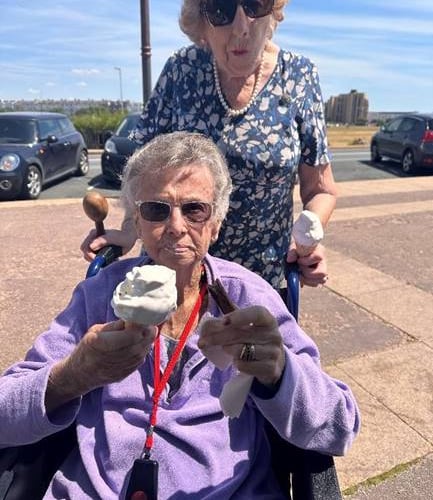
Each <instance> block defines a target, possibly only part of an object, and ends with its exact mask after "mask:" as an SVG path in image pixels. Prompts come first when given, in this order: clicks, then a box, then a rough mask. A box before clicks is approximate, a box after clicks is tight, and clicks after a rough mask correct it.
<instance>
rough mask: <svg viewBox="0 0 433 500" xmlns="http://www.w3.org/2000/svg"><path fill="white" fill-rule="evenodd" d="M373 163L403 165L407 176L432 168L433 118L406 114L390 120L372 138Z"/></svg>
mask: <svg viewBox="0 0 433 500" xmlns="http://www.w3.org/2000/svg"><path fill="white" fill-rule="evenodd" d="M370 151H371V160H372V161H374V162H379V161H381V160H382V157H384V156H385V157H387V158H390V159H392V160H398V161H400V162H401V168H402V170H403V172H405V173H413V172H415V171H416V170H418V169H421V168H433V115H426V114H407V115H401V116H398V117H396V118H393V119H392V120H389V121H388V122H387V123H386V124H385V125H384V126H383V127H381V129H380V130H379V131H378V132H376V133H375V134H374V135H373V137H372V138H371V144H370Z"/></svg>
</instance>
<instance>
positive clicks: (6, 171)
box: [0, 112, 89, 200]
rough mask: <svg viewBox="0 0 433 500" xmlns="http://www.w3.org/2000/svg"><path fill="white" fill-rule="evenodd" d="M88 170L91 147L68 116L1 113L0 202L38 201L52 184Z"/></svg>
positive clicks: (83, 173)
mask: <svg viewBox="0 0 433 500" xmlns="http://www.w3.org/2000/svg"><path fill="white" fill-rule="evenodd" d="M88 171H89V160H88V153H87V146H86V144H85V142H84V139H83V137H82V135H81V134H80V133H79V132H78V131H77V130H76V129H75V127H74V125H73V124H72V122H71V121H70V120H69V118H68V117H67V116H66V115H63V114H60V113H38V112H28V113H27V112H13V113H6V112H4V113H0V199H2V200H14V199H17V198H24V199H31V200H35V199H36V198H38V197H39V195H40V193H41V191H42V186H43V185H44V184H46V183H47V182H48V181H52V180H54V179H57V178H60V177H63V176H65V175H66V174H71V173H75V174H77V175H86V174H87V172H88Z"/></svg>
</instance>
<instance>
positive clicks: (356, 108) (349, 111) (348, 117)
mask: <svg viewBox="0 0 433 500" xmlns="http://www.w3.org/2000/svg"><path fill="white" fill-rule="evenodd" d="M325 117H326V121H327V122H328V123H341V124H344V125H365V124H367V121H368V98H367V95H366V94H364V93H363V92H358V91H357V90H351V91H350V92H349V93H348V94H340V95H338V96H332V97H330V98H329V99H328V101H327V102H326V104H325Z"/></svg>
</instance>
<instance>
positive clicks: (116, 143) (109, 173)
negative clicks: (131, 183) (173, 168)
mask: <svg viewBox="0 0 433 500" xmlns="http://www.w3.org/2000/svg"><path fill="white" fill-rule="evenodd" d="M139 118H140V113H130V114H129V115H127V116H125V118H124V119H123V120H122V121H121V123H120V125H119V126H118V127H117V130H116V131H115V132H114V133H109V138H108V139H107V140H106V141H105V145H104V151H103V153H102V155H101V168H102V176H103V177H104V179H105V180H106V181H107V182H109V183H110V184H114V185H116V186H120V184H121V182H122V174H123V169H124V167H125V165H126V162H127V161H128V158H129V157H130V156H131V155H132V153H133V152H134V151H135V150H136V149H137V144H135V143H134V142H132V141H130V140H129V139H128V136H129V133H130V132H131V130H133V129H134V128H135V126H136V125H137V122H138V119H139Z"/></svg>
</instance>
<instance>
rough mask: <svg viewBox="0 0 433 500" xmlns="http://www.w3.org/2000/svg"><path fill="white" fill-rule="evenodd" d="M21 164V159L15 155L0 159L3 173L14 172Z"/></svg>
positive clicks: (4, 156) (0, 167) (10, 154)
mask: <svg viewBox="0 0 433 500" xmlns="http://www.w3.org/2000/svg"><path fill="white" fill-rule="evenodd" d="M19 164H20V157H19V156H18V155H15V154H13V153H9V154H7V155H3V156H2V157H1V158H0V170H3V172H12V170H15V169H16V168H18V165H19Z"/></svg>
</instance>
